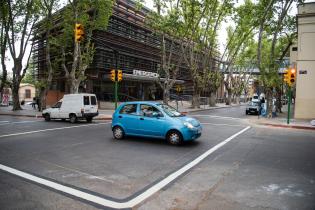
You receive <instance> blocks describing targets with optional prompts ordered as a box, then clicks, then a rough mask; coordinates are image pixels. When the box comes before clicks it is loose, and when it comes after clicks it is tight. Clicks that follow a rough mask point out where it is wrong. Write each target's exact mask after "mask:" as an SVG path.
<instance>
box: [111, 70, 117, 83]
mask: <svg viewBox="0 0 315 210" xmlns="http://www.w3.org/2000/svg"><path fill="white" fill-rule="evenodd" d="M110 80H112V81H113V82H115V81H116V71H115V70H114V69H113V70H111V71H110Z"/></svg>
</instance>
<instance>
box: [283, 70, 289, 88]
mask: <svg viewBox="0 0 315 210" xmlns="http://www.w3.org/2000/svg"><path fill="white" fill-rule="evenodd" d="M283 81H284V82H285V83H287V84H288V85H290V79H289V70H288V69H286V70H285V71H284V75H283Z"/></svg>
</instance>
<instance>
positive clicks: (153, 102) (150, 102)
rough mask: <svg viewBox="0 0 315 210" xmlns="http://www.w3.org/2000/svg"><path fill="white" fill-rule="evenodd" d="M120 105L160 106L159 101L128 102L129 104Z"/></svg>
mask: <svg viewBox="0 0 315 210" xmlns="http://www.w3.org/2000/svg"><path fill="white" fill-rule="evenodd" d="M122 104H149V105H158V104H161V102H159V101H130V102H124V103H122Z"/></svg>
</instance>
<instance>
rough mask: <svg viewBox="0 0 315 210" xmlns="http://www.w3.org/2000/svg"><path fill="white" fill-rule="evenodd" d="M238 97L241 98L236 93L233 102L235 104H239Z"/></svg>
mask: <svg viewBox="0 0 315 210" xmlns="http://www.w3.org/2000/svg"><path fill="white" fill-rule="evenodd" d="M240 98H241V97H240V96H239V95H236V96H235V103H236V104H240Z"/></svg>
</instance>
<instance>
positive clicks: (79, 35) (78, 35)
mask: <svg viewBox="0 0 315 210" xmlns="http://www.w3.org/2000/svg"><path fill="white" fill-rule="evenodd" d="M74 37H75V41H76V42H81V41H82V39H83V37H84V29H83V25H82V24H79V23H76V24H75V29H74Z"/></svg>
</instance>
